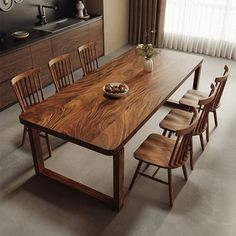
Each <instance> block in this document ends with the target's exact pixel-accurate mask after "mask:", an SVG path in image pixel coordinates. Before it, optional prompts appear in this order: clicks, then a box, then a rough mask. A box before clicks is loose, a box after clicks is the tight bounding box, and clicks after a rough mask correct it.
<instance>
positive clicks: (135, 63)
mask: <svg viewBox="0 0 236 236" xmlns="http://www.w3.org/2000/svg"><path fill="white" fill-rule="evenodd" d="M201 63H202V58H201V57H199V56H192V55H188V54H180V53H177V52H172V51H167V50H161V51H160V53H159V54H158V56H156V57H154V71H153V72H152V73H147V72H144V70H143V58H140V57H137V56H136V55H135V50H130V51H128V52H127V53H125V54H124V55H122V56H121V57H119V58H117V59H116V60H114V61H112V62H111V63H109V64H107V65H105V66H103V67H101V68H100V69H99V70H98V71H96V72H95V73H93V74H91V75H88V76H86V77H84V78H82V79H81V80H79V81H77V82H76V83H74V84H73V85H71V86H69V87H67V88H65V89H64V90H63V91H61V92H59V93H57V94H56V95H54V96H52V97H50V98H49V99H47V100H46V101H44V102H43V103H41V104H39V105H37V106H35V107H33V108H32V109H30V110H29V111H27V112H25V113H23V114H22V115H21V116H20V120H21V122H22V123H23V124H25V125H29V126H32V127H36V128H39V129H42V130H44V131H46V132H48V133H49V134H52V135H55V136H58V137H61V138H64V139H66V140H69V141H71V142H74V143H77V144H79V145H82V146H85V147H88V148H90V149H93V150H95V151H97V152H100V153H103V154H106V155H114V154H115V153H117V152H118V151H119V150H120V149H121V148H122V147H123V146H124V145H125V143H126V142H127V141H128V140H129V139H130V138H131V137H132V136H133V135H134V134H135V133H136V132H137V131H138V130H139V129H140V127H141V126H142V125H143V124H144V123H145V122H146V121H147V120H148V119H149V118H150V117H151V116H152V115H153V114H154V113H155V112H156V111H157V110H158V109H159V108H160V107H161V106H162V105H163V104H164V103H165V101H166V100H167V99H168V98H169V97H170V96H171V95H172V94H173V93H174V92H175V91H176V90H177V89H178V87H179V86H180V85H181V84H182V83H183V82H184V81H185V80H186V79H187V78H188V77H189V75H190V74H192V73H193V71H195V70H196V68H198V67H199V65H200V64H201ZM111 82H121V83H125V84H127V85H128V87H129V93H128V94H127V95H126V96H125V97H122V98H119V99H108V98H107V97H105V96H104V95H103V91H102V88H103V86H104V85H105V84H107V83H111Z"/></svg>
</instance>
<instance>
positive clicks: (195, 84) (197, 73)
mask: <svg viewBox="0 0 236 236" xmlns="http://www.w3.org/2000/svg"><path fill="white" fill-rule="evenodd" d="M201 69H202V66H201V65H200V66H199V67H198V68H197V69H196V70H195V73H194V79H193V89H198V86H199V80H200V74H201Z"/></svg>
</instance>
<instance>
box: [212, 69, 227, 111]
mask: <svg viewBox="0 0 236 236" xmlns="http://www.w3.org/2000/svg"><path fill="white" fill-rule="evenodd" d="M228 77H229V67H228V66H227V65H225V67H224V74H223V76H221V77H216V78H215V87H216V95H215V99H214V102H213V105H212V110H215V109H217V108H218V107H219V106H220V99H221V96H222V94H223V91H224V88H225V84H226V82H227V79H228Z"/></svg>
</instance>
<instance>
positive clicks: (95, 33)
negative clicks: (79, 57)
mask: <svg viewBox="0 0 236 236" xmlns="http://www.w3.org/2000/svg"><path fill="white" fill-rule="evenodd" d="M89 41H90V42H91V41H94V42H96V43H97V54H98V57H100V56H103V55H104V40H103V21H102V19H101V20H99V21H96V22H93V23H91V24H89Z"/></svg>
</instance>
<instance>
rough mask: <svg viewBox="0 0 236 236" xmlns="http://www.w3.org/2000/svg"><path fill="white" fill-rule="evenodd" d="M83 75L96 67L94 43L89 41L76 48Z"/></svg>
mask: <svg viewBox="0 0 236 236" xmlns="http://www.w3.org/2000/svg"><path fill="white" fill-rule="evenodd" d="M78 53H79V58H80V63H81V66H82V70H83V74H84V76H85V75H87V74H88V73H91V72H93V71H95V70H96V69H98V60H97V50H96V43H95V42H89V43H86V44H84V45H82V46H80V47H79V48H78Z"/></svg>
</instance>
